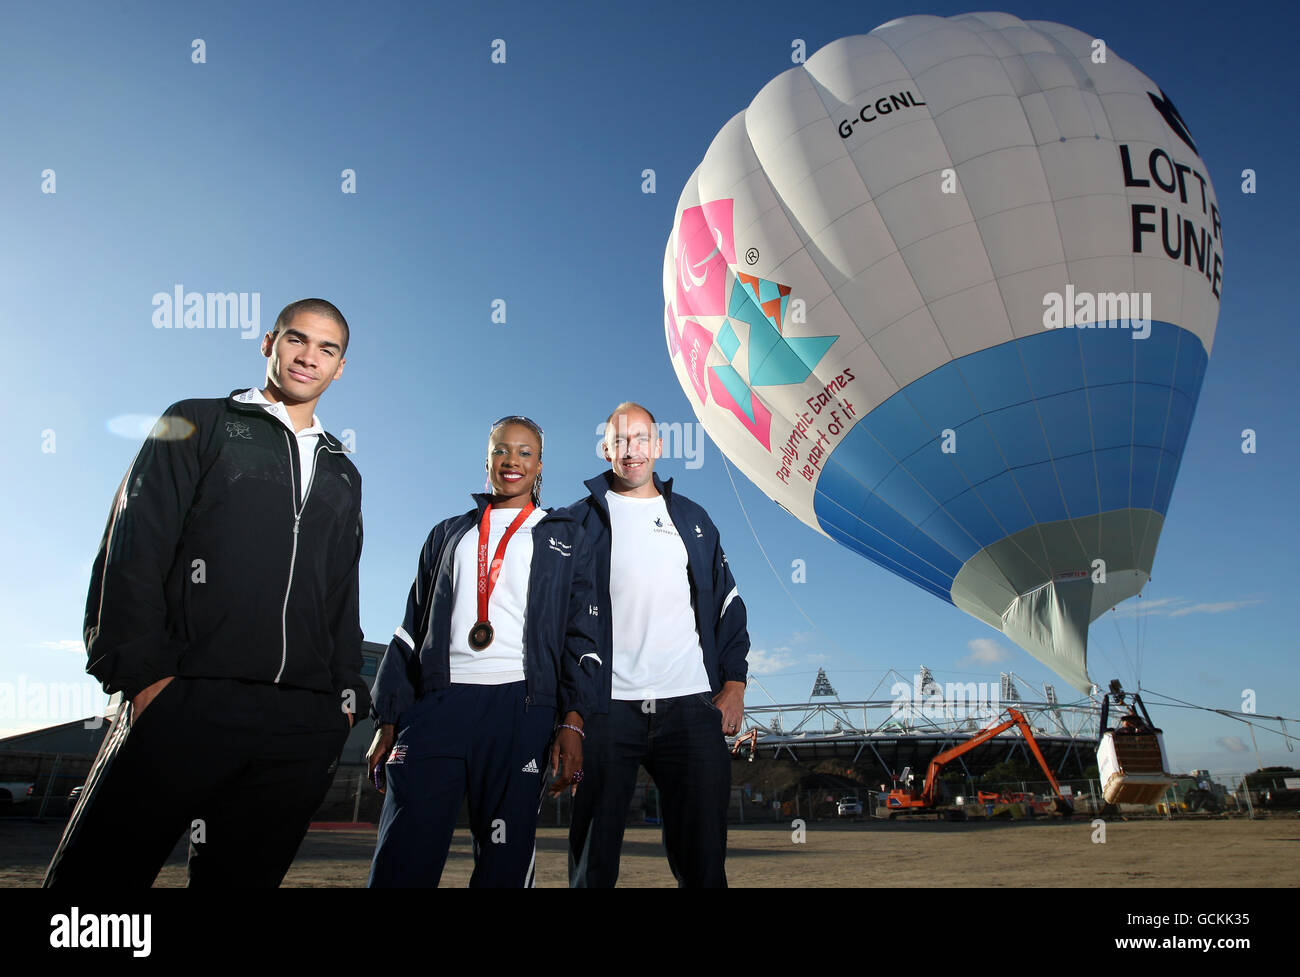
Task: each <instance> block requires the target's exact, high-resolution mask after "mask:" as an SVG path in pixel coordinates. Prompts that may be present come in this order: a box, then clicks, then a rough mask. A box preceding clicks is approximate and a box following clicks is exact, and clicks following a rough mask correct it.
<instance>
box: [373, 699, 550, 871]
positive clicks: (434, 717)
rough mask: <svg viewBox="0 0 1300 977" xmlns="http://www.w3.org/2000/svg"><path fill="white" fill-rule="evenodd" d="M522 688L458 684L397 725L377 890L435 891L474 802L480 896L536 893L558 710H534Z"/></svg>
mask: <svg viewBox="0 0 1300 977" xmlns="http://www.w3.org/2000/svg"><path fill="white" fill-rule="evenodd" d="M524 700H525V689H524V683H523V682H512V683H510V684H508V685H451V686H448V687H447V688H445V689H439V690H437V691H434V692H428V693H426V694H425V695H424V696H423V697H422V698H420V699H419V700H418V701H417V702H416V703H415V704H414V705H413V706H411V707H410V708H409V709H407V710H406V711H405V712H404V713H403V714H402V715H401V717H400V718H399V720H398V734H397V742H396V743H395V744H394V746H393V750H392V753H390V754H389V757H388V761H387V762H386V763H385V764H384V773H385V775H386V778H387V781H388V786H387V791H386V793H385V795H384V809H383V812H382V813H381V814H380V816H379V838H378V841H377V843H376V846H375V857H374V861H373V862H372V863H371V866H370V883H369V884H370V885H371V886H374V887H381V886H383V887H433V886H436V885H437V884H438V881H439V879H441V877H442V869H443V866H444V865H445V864H446V862H447V852H448V850H449V849H450V847H451V838H452V835H453V833H454V832H455V830H456V820H457V818H458V817H459V815H460V808H461V803H462V802H463V801H464V800H465V798H466V796H468V798H469V823H470V831H471V833H472V834H473V836H474V874H473V875H472V876H471V877H470V881H469V884H470V886H471V887H474V888H490V887H497V888H520V887H524V888H528V887H531V886H532V885H533V876H534V870H535V844H534V843H535V840H536V836H537V814H538V809H539V807H540V804H541V797H542V790H543V788H544V786H545V784H546V771H547V767H548V764H549V762H550V756H549V746H550V741H551V734H552V732H553V731H554V728H555V710H554V709H553V708H552V707H550V706H538V705H529V704H528V703H526V702H525V701H524Z"/></svg>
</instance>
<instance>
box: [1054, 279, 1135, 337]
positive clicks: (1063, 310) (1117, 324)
mask: <svg viewBox="0 0 1300 977" xmlns="http://www.w3.org/2000/svg"><path fill="white" fill-rule="evenodd" d="M1043 328H1044V329H1132V330H1133V338H1134V339H1146V338H1147V337H1148V336H1150V335H1151V293H1150V292H1078V291H1075V288H1074V286H1073V285H1068V284H1067V285H1066V286H1065V294H1064V295H1062V294H1061V293H1060V292H1047V293H1046V294H1045V295H1044V296H1043Z"/></svg>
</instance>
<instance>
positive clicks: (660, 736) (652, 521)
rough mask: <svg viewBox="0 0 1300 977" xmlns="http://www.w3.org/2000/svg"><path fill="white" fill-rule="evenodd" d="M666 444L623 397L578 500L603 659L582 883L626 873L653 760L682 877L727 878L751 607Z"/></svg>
mask: <svg viewBox="0 0 1300 977" xmlns="http://www.w3.org/2000/svg"><path fill="white" fill-rule="evenodd" d="M662 447H663V444H662V441H661V440H660V439H659V437H658V433H657V430H656V428H655V421H654V417H653V415H651V414H650V412H649V411H648V410H646V409H645V408H644V407H642V406H640V405H639V404H633V403H624V404H620V405H619V406H618V407H617V408H615V410H614V412H613V414H611V415H610V418H609V420H608V422H607V423H606V426H605V441H604V452H605V457H606V458H607V459H609V462H610V467H611V471H609V472H607V473H604V474H601V475H598V476H596V477H595V478H592V479H590V480H589V481H588V482H587V483H586V484H587V488H588V489H590V492H591V494H590V495H589V496H588V497H587V498H585V499H583V500H581V501H579V502H577V503H575V504H574V505H572V506H570V507H569V511H570V512H571V513H573V515H574V516H575V517H576V518H577V519H578V520H579V522H581V524H582V527H583V529H584V530H585V531H586V534H587V537H588V540H589V542H590V544H591V549H592V556H593V560H594V563H595V567H594V577H595V581H596V596H597V599H598V602H599V606H600V607H601V608H602V621H601V625H600V630H599V636H600V641H599V644H598V648H599V650H600V657H601V660H602V661H603V662H604V663H605V667H604V668H602V669H601V675H602V679H603V682H604V688H603V691H602V698H601V705H600V706H599V707H598V708H597V709H596V710H595V714H594V715H593V716H592V717H591V718H590V719H589V720H588V722H587V724H586V742H585V744H584V766H585V776H584V779H583V782H582V784H581V786H579V788H578V793H577V795H576V797H575V799H574V810H573V824H572V827H571V828H570V831H569V884H570V885H571V886H572V887H575V888H577V887H592V888H598V887H612V886H613V885H614V884H615V883H616V882H617V881H618V867H619V853H620V850H621V848H622V845H623V828H624V824H625V823H626V818H627V809H628V805H629V803H630V801H631V798H632V794H633V792H634V790H635V788H636V776H637V769H638V767H639V766H641V765H643V764H644V766H645V768H646V770H647V771H648V772H649V773H650V775H651V776H652V777H653V778H654V781H655V786H656V787H657V788H658V790H659V797H660V801H659V807H660V814H661V816H662V820H663V834H664V847H665V848H667V850H668V864H669V866H670V867H671V869H672V871H673V875H674V876H675V877H676V878H677V881H678V884H679V885H681V886H699V887H706V886H707V887H722V886H725V885H726V884H727V877H726V871H725V859H726V848H727V806H728V803H729V800H730V794H731V762H730V755H729V753H728V751H727V745H726V740H725V736H726V735H734V734H735V733H737V732H738V731H739V729H740V724H741V722H742V720H743V718H744V696H745V679H746V672H747V664H746V656H747V655H748V653H749V633H748V631H747V629H746V624H745V605H744V603H743V602H742V601H741V599H740V597H739V595H738V593H737V590H736V584H735V581H734V580H733V579H732V576H731V569H730V567H728V565H727V557H726V554H724V553H723V551H722V544H721V541H720V540H719V538H718V531H717V529H715V528H714V526H713V523H712V521H711V520H710V519H709V517H708V514H707V513H705V511H704V510H703V509H702V508H701V507H700V506H698V505H697V504H695V503H694V502H692V501H691V500H690V499H687V498H685V497H684V496H681V495H677V494H675V493H674V492H673V490H672V480H671V479H670V480H669V481H667V482H663V481H661V480H660V479H659V477H658V476H657V475H655V474H654V463H655V459H656V458H658V457H659V455H660V452H661V451H662ZM605 609H608V610H607V611H606V610H605Z"/></svg>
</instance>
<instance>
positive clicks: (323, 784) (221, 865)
mask: <svg viewBox="0 0 1300 977" xmlns="http://www.w3.org/2000/svg"><path fill="white" fill-rule="evenodd" d="M120 716H122V717H128V716H129V718H120V719H119V720H117V721H115V722H114V723H113V726H112V728H110V729H109V731H108V734H107V735H108V736H109V737H110V740H109V743H108V744H107V745H106V746H105V748H104V752H103V753H102V754H101V756H100V757H99V762H98V763H97V764H96V765H95V766H94V767H93V768H92V770H91V772H90V775H89V776H88V777H87V780H86V786H85V788H84V789H83V790H82V794H81V798H80V800H79V802H78V804H77V808H76V810H75V811H73V814H72V818H71V819H70V820H69V822H68V826H67V828H65V829H64V833H63V839H62V841H60V842H59V848H58V850H57V851H56V852H55V854H54V859H53V860H52V861H51V862H50V867H49V869H48V871H47V872H46V875H45V885H46V886H48V887H51V888H58V887H73V886H77V887H83V888H86V889H87V890H90V889H95V890H104V891H106V890H107V889H116V888H131V887H147V886H150V885H152V884H153V881H154V879H155V878H156V877H157V875H158V871H159V869H161V868H162V866H163V863H164V862H165V861H166V860H167V856H168V855H170V854H171V852H172V849H173V848H174V847H175V846H176V841H177V839H179V838H180V837H181V835H182V834H184V833H189V835H190V841H191V843H190V858H189V884H190V885H191V886H212V887H232V886H233V887H259V886H262V887H267V886H269V887H274V886H277V885H279V884H280V880H281V879H283V878H284V873H285V872H286V871H288V869H289V865H290V864H291V863H292V862H293V857H294V855H295V854H296V853H297V851H298V846H299V845H300V844H301V843H302V839H303V836H304V835H306V833H307V826H308V824H309V822H310V820H311V816H312V814H313V813H315V811H316V809H317V808H318V807H320V804H321V801H323V800H324V799H325V792H326V791H327V790H328V789H329V785H330V783H331V781H333V779H334V771H335V769H336V768H337V766H338V758H339V753H340V752H342V750H343V743H344V741H345V740H346V739H347V736H348V730H349V728H350V727H349V725H348V718H347V716H346V715H345V714H344V713H343V711H342V710H341V708H340V699H339V697H338V696H337V695H335V694H334V693H330V692H310V691H308V690H306V689H288V688H284V687H282V686H277V685H272V684H269V683H258V682H240V681H236V680H234V679H205V678H174V679H172V681H171V682H170V683H168V684H167V686H166V687H165V688H164V689H163V690H162V691H161V692H160V693H158V695H157V696H156V697H155V698H154V699H153V701H152V702H150V703H149V705H148V706H147V707H146V708H145V710H144V712H143V713H141V715H140V717H139V718H138V719H136V718H135V717H134V714H133V710H132V709H131V707H130V706H129V705H124V706H123V712H122V713H121V714H120ZM196 822H201V823H196Z"/></svg>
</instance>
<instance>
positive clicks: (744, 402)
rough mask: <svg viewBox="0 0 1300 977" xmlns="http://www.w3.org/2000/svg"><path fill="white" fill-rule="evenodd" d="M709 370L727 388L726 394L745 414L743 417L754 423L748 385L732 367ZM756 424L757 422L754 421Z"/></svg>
mask: <svg viewBox="0 0 1300 977" xmlns="http://www.w3.org/2000/svg"><path fill="white" fill-rule="evenodd" d="M709 369H710V370H712V371H713V373H714V375H715V376H716V377H717V378H718V379H719V380H721V381H722V385H723V386H724V387H726V388H727V393H729V394H731V397H732V399H733V400H735V402H736V403H737V404H739V405H740V409H741V410H743V411H744V412H745V416H746V417H748V418H749V419H750V420H751V421H754V400H753V396H752V395H751V394H750V391H749V385H748V384H747V383H745V380H744V378H743V377H742V376H741V375H740V374H739V373H738V372H737V370H736V368H735V367H734V366H711V367H709ZM755 423H757V421H755Z"/></svg>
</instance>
